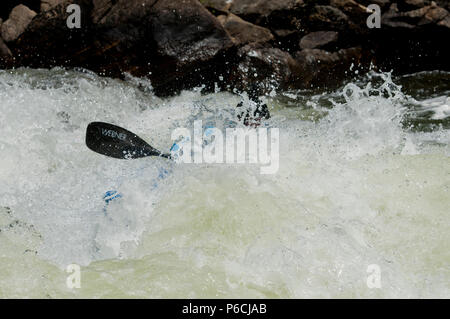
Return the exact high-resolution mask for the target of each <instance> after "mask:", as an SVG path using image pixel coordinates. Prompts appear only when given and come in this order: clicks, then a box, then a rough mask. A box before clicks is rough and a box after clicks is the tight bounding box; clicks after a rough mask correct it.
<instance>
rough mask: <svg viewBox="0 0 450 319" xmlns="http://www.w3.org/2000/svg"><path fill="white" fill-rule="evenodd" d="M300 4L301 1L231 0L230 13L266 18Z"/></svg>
mask: <svg viewBox="0 0 450 319" xmlns="http://www.w3.org/2000/svg"><path fill="white" fill-rule="evenodd" d="M302 4H303V1H302V0H277V1H267V0H233V2H232V4H231V7H230V11H231V12H232V13H234V14H237V15H258V16H263V17H267V16H269V15H270V14H271V13H272V12H274V11H281V10H292V9H294V8H295V7H297V6H299V5H302Z"/></svg>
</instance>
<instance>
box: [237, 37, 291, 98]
mask: <svg viewBox="0 0 450 319" xmlns="http://www.w3.org/2000/svg"><path fill="white" fill-rule="evenodd" d="M238 55H239V57H240V58H241V61H240V63H239V64H238V66H237V67H236V68H235V69H234V71H233V72H232V74H231V78H230V81H231V82H232V83H234V84H235V87H236V88H237V89H238V90H240V91H248V90H249V88H253V89H252V90H254V87H255V83H257V84H258V85H259V87H260V90H261V91H260V95H261V94H267V93H268V92H270V91H272V90H273V89H278V88H280V89H286V88H289V87H295V84H296V83H295V79H296V77H297V75H298V72H299V68H298V65H297V63H296V61H295V60H294V59H293V58H292V56H291V55H290V54H289V53H287V52H284V51H281V50H280V49H277V48H265V47H262V46H260V45H255V44H250V45H246V46H244V47H242V48H241V49H239V51H238Z"/></svg>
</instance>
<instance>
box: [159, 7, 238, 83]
mask: <svg viewBox="0 0 450 319" xmlns="http://www.w3.org/2000/svg"><path fill="white" fill-rule="evenodd" d="M150 20H151V30H152V38H153V43H154V48H155V50H154V51H156V53H157V54H156V60H157V61H158V63H156V65H154V68H152V77H151V78H152V79H154V80H155V81H156V82H157V83H158V84H159V85H158V86H159V87H160V88H161V89H163V90H164V91H167V88H163V86H168V87H172V88H173V90H175V89H178V90H179V88H180V83H186V84H187V87H192V86H195V85H201V84H203V83H205V82H208V83H210V82H211V81H214V80H213V79H212V78H214V79H217V81H218V78H219V76H220V74H222V73H223V72H225V71H226V67H227V66H226V65H225V64H224V63H223V58H224V55H225V54H226V51H227V50H228V49H230V48H231V47H233V42H232V40H231V38H230V36H229V35H228V33H227V32H226V31H225V29H224V28H223V27H222V25H221V24H220V22H219V21H218V20H217V19H216V18H215V17H214V16H213V15H212V14H211V13H210V12H209V11H208V10H206V9H205V8H204V7H203V6H202V5H201V4H200V3H199V2H198V1H195V0H160V1H158V2H157V3H156V4H155V5H154V6H153V7H152V10H151V17H150ZM221 59H222V61H221ZM181 88H183V87H182V86H181ZM170 91H172V90H171V89H169V92H170Z"/></svg>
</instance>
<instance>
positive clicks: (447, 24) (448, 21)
mask: <svg viewBox="0 0 450 319" xmlns="http://www.w3.org/2000/svg"><path fill="white" fill-rule="evenodd" d="M438 25H440V26H443V27H446V28H448V29H450V16H447V17H446V18H445V19H443V20H442V21H439V22H438Z"/></svg>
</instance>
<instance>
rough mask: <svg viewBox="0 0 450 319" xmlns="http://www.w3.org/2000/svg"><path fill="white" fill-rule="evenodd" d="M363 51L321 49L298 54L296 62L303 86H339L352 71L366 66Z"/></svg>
mask: <svg viewBox="0 0 450 319" xmlns="http://www.w3.org/2000/svg"><path fill="white" fill-rule="evenodd" d="M362 58H363V51H362V49H361V48H359V47H355V48H348V49H341V50H339V51H337V52H333V53H331V52H327V51H325V50H320V49H305V50H302V51H300V52H297V54H296V55H295V60H296V62H297V63H298V65H299V67H300V72H299V73H300V76H301V79H300V82H299V83H301V86H303V87H305V88H307V87H325V86H329V85H337V84H339V82H337V81H339V80H340V79H344V78H345V77H346V74H347V73H350V71H351V70H352V69H354V70H356V68H357V67H358V66H359V65H361V64H364V61H362Z"/></svg>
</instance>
